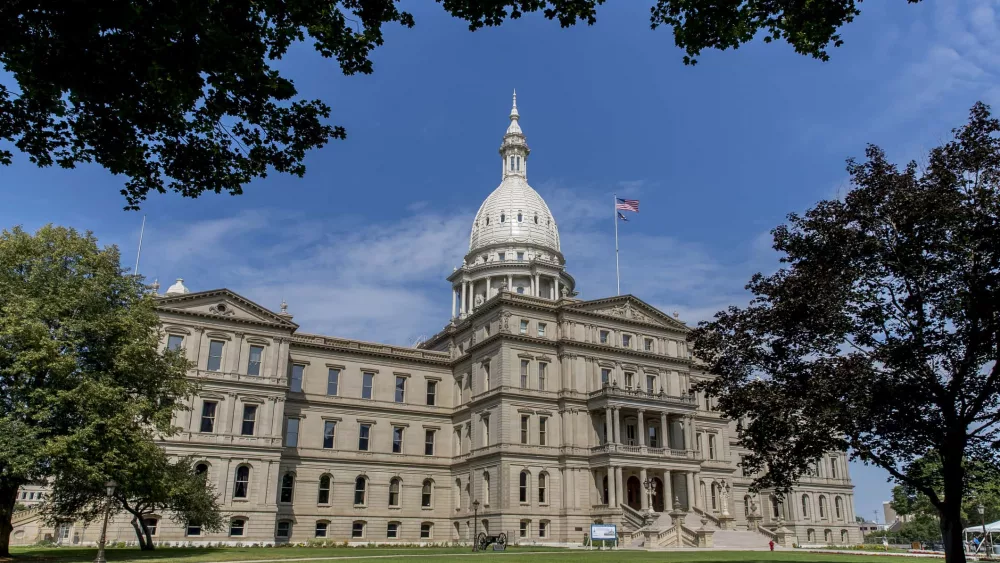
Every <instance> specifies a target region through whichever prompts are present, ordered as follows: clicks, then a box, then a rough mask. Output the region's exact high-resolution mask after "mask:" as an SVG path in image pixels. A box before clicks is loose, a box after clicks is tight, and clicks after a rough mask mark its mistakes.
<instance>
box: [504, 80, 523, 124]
mask: <svg viewBox="0 0 1000 563" xmlns="http://www.w3.org/2000/svg"><path fill="white" fill-rule="evenodd" d="M520 118H521V114H519V113H517V90H514V105H513V106H512V107H511V108H510V125H508V126H507V134H508V135H524V133H522V132H521V125H520V124H519V123H518V119H520Z"/></svg>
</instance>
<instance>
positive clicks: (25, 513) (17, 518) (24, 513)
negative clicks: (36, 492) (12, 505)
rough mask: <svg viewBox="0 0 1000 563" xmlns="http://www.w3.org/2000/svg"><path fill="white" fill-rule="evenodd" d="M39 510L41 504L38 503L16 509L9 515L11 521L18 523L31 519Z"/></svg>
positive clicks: (40, 509)
mask: <svg viewBox="0 0 1000 563" xmlns="http://www.w3.org/2000/svg"><path fill="white" fill-rule="evenodd" d="M41 511H42V505H40V504H36V505H35V506H30V507H28V508H25V509H24V510H18V511H17V512H15V513H14V514H13V515H11V519H10V520H11V523H12V524H19V523H21V522H23V521H25V520H29V519H31V518H32V517H34V516H35V515H37V514H39V513H40V512H41Z"/></svg>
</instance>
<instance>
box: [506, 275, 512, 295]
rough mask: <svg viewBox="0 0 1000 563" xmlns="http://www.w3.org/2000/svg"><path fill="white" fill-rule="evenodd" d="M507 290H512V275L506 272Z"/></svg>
mask: <svg viewBox="0 0 1000 563" xmlns="http://www.w3.org/2000/svg"><path fill="white" fill-rule="evenodd" d="M507 291H514V275H513V274H507Z"/></svg>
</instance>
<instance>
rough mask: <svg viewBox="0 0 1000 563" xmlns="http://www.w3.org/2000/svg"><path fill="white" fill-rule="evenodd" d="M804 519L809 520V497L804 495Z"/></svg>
mask: <svg viewBox="0 0 1000 563" xmlns="http://www.w3.org/2000/svg"><path fill="white" fill-rule="evenodd" d="M802 517H803V518H809V495H802Z"/></svg>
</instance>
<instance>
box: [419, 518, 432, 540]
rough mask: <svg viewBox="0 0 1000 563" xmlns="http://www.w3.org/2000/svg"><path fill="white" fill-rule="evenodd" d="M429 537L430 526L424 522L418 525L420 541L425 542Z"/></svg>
mask: <svg viewBox="0 0 1000 563" xmlns="http://www.w3.org/2000/svg"><path fill="white" fill-rule="evenodd" d="M430 537H431V524H430V522H424V523H423V524H421V525H420V539H422V540H427V539H430Z"/></svg>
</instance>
